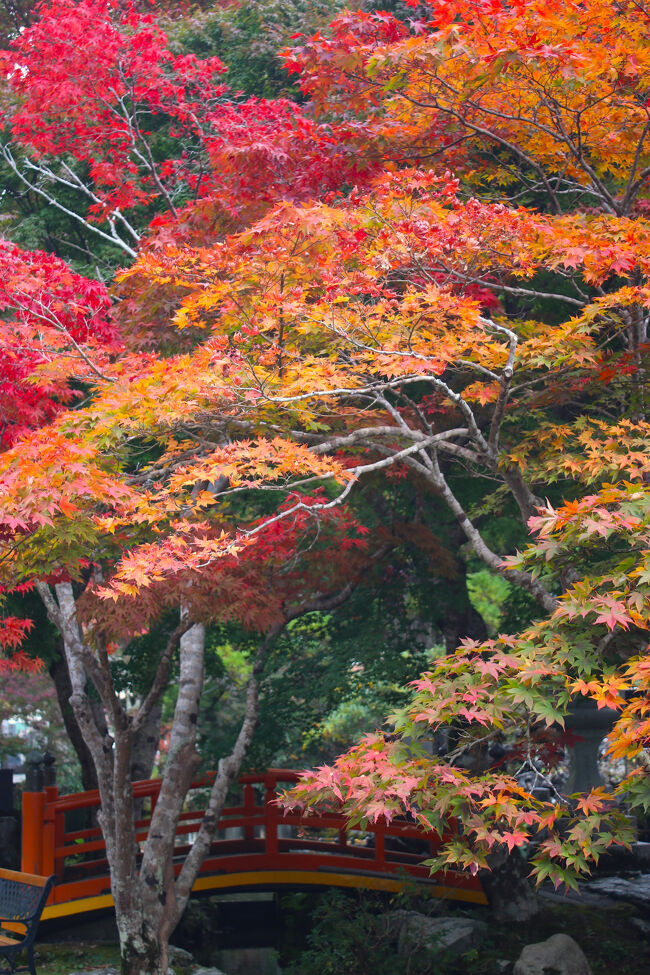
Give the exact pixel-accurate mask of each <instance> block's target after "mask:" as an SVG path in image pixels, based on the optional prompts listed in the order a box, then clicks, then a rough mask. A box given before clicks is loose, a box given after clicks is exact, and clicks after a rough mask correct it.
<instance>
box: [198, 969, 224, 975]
mask: <svg viewBox="0 0 650 975" xmlns="http://www.w3.org/2000/svg"><path fill="white" fill-rule="evenodd" d="M192 975H224V973H223V972H222V971H221V969H220V968H195V969H194V971H193V972H192Z"/></svg>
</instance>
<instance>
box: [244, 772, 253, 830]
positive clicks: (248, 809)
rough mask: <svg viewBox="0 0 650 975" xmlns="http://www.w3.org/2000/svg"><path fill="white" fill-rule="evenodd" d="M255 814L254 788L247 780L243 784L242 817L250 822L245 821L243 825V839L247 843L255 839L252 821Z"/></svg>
mask: <svg viewBox="0 0 650 975" xmlns="http://www.w3.org/2000/svg"><path fill="white" fill-rule="evenodd" d="M254 815H255V789H254V788H253V785H252V783H251V782H247V783H246V785H245V786H244V818H245V819H247V820H251V822H250V824H249V823H247V824H246V826H244V839H245V840H246V842H247V843H249V842H252V841H253V840H254V839H255V827H254V826H253V823H252V818H253V816H254Z"/></svg>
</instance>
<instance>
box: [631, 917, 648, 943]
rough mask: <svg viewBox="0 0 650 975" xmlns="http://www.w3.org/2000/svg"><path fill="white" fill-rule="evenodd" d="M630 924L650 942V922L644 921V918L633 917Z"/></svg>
mask: <svg viewBox="0 0 650 975" xmlns="http://www.w3.org/2000/svg"><path fill="white" fill-rule="evenodd" d="M630 924H633V925H634V927H635V928H636V929H637V931H640V932H641V934H642V935H643V937H644V938H647V939H648V941H650V921H644V919H643V918H642V917H631V918H630Z"/></svg>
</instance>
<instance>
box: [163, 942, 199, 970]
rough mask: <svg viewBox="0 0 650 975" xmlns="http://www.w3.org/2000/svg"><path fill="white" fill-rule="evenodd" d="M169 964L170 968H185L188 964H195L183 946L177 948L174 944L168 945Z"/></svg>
mask: <svg viewBox="0 0 650 975" xmlns="http://www.w3.org/2000/svg"><path fill="white" fill-rule="evenodd" d="M169 964H170V966H171V967H172V968H176V966H178V967H179V968H187V967H188V966H189V965H196V962H195V961H194V958H193V956H192V955H191V954H190V952H189V951H186V950H185V948H177V947H176V945H170V946H169Z"/></svg>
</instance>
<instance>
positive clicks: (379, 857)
mask: <svg viewBox="0 0 650 975" xmlns="http://www.w3.org/2000/svg"><path fill="white" fill-rule="evenodd" d="M375 860H376V862H377V865H378V866H380V867H382V868H385V867H386V821H385V820H384V819H378V820H377V822H376V824H375Z"/></svg>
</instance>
